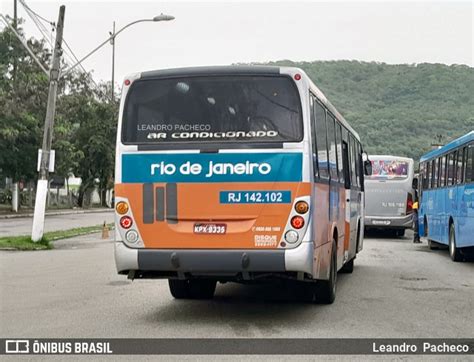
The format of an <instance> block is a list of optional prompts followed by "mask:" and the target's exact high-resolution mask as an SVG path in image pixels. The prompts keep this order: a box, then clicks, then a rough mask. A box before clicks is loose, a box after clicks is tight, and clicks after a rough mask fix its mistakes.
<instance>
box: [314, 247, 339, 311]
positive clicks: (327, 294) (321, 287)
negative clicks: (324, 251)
mask: <svg viewBox="0 0 474 362" xmlns="http://www.w3.org/2000/svg"><path fill="white" fill-rule="evenodd" d="M330 268H331V269H330V272H329V280H321V281H319V282H317V283H316V285H315V288H314V292H315V295H314V298H313V299H314V300H315V301H316V302H317V303H322V304H332V303H333V302H334V300H335V299H336V282H337V245H336V241H335V240H334V241H333V244H332V251H331V266H330Z"/></svg>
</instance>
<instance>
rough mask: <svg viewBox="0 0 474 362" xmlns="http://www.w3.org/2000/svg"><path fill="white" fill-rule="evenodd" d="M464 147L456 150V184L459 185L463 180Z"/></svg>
mask: <svg viewBox="0 0 474 362" xmlns="http://www.w3.org/2000/svg"><path fill="white" fill-rule="evenodd" d="M465 152H466V147H464V148H462V149H460V150H458V160H457V163H458V167H457V169H456V184H458V185H460V184H462V183H463V182H464V154H465Z"/></svg>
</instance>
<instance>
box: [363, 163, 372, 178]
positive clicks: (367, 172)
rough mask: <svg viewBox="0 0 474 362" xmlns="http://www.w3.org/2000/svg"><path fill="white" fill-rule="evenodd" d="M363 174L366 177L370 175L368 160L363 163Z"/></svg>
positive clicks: (370, 165) (370, 167) (370, 164)
mask: <svg viewBox="0 0 474 362" xmlns="http://www.w3.org/2000/svg"><path fill="white" fill-rule="evenodd" d="M364 174H365V175H366V176H370V175H372V162H370V161H369V160H366V161H364Z"/></svg>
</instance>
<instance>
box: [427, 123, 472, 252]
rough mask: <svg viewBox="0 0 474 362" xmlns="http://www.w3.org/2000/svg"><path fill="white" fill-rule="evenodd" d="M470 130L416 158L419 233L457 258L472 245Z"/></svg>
mask: <svg viewBox="0 0 474 362" xmlns="http://www.w3.org/2000/svg"><path fill="white" fill-rule="evenodd" d="M473 163H474V131H471V132H469V133H468V134H465V135H464V136H462V137H459V138H457V139H455V140H454V141H451V142H449V143H448V144H446V145H445V146H443V147H441V148H439V149H437V150H433V151H431V152H428V153H427V154H425V155H424V156H422V157H421V159H420V180H421V182H420V186H421V187H420V188H421V190H420V193H421V203H420V214H419V220H420V235H424V236H426V237H427V238H428V245H429V247H430V249H438V248H439V247H440V246H443V245H447V246H448V247H449V255H450V256H451V259H452V260H453V261H461V260H463V258H464V255H465V254H467V252H469V251H472V250H473V247H474V167H473Z"/></svg>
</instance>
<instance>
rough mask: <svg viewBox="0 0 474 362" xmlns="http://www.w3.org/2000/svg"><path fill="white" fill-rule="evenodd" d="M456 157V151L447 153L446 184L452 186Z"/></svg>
mask: <svg viewBox="0 0 474 362" xmlns="http://www.w3.org/2000/svg"><path fill="white" fill-rule="evenodd" d="M455 157H456V153H453V152H451V153H450V154H448V155H447V164H446V168H447V172H446V174H447V177H446V185H448V186H451V185H453V181H454V159H455Z"/></svg>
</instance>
